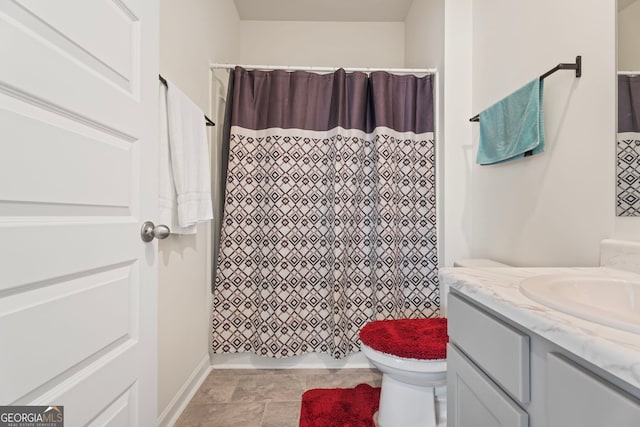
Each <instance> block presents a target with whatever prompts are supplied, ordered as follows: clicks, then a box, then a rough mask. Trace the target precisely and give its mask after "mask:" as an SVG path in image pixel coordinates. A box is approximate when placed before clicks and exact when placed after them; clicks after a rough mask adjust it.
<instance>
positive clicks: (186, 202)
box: [159, 82, 213, 234]
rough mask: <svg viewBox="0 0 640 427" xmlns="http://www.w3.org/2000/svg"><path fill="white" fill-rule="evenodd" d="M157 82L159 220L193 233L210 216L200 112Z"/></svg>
mask: <svg viewBox="0 0 640 427" xmlns="http://www.w3.org/2000/svg"><path fill="white" fill-rule="evenodd" d="M168 86H169V89H165V88H164V85H162V84H161V85H160V187H159V189H160V192H159V203H160V218H159V219H160V221H161V223H162V224H167V225H169V227H170V228H171V232H172V233H175V234H194V233H195V232H196V225H197V223H198V222H202V221H206V220H210V219H211V218H213V209H212V203H211V170H210V165H209V150H208V145H207V134H206V125H205V121H204V113H203V112H202V110H200V109H199V108H198V106H197V105H195V104H194V103H193V102H192V101H191V100H190V99H189V98H188V97H187V96H186V95H184V94H183V93H182V92H181V91H180V90H179V89H178V88H176V87H175V86H174V85H172V84H171V82H168Z"/></svg>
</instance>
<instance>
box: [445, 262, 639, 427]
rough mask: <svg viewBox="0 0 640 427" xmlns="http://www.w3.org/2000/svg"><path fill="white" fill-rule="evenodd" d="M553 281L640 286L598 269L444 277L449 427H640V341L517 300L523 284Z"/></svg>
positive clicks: (628, 276)
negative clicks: (561, 277) (572, 278)
mask: <svg viewBox="0 0 640 427" xmlns="http://www.w3.org/2000/svg"><path fill="white" fill-rule="evenodd" d="M550 274H554V275H557V274H566V275H584V276H585V277H593V276H597V277H611V278H615V279H617V280H627V281H635V282H640V275H639V274H636V273H632V272H625V271H621V270H617V269H612V268H605V267H598V268H481V269H469V268H445V269H442V270H441V272H440V280H441V285H442V286H445V287H447V286H448V288H449V295H448V309H447V312H448V318H449V337H450V342H449V347H448V349H447V361H448V375H447V378H448V382H447V389H448V390H447V393H448V395H447V402H448V409H447V417H448V426H450V427H477V426H482V427H492V426H514V427H515V426H523V427H525V426H529V427H542V426H549V427H572V426H580V427H602V426H608V427H609V426H610V427H632V426H633V427H637V426H639V425H640V334H638V333H635V332H631V331H625V330H621V329H619V328H613V327H610V326H604V325H602V324H599V323H595V322H592V321H588V320H584V319H581V318H579V317H576V316H573V315H570V314H566V313H564V312H561V311H558V310H556V309H553V308H550V307H548V306H547V305H543V304H541V303H538V302H535V301H534V300H532V299H530V298H528V297H526V296H525V295H524V294H523V293H522V292H521V291H520V283H521V282H522V281H523V280H525V279H527V278H531V277H537V276H544V275H550ZM638 305H639V306H640V300H639V301H638ZM638 313H639V315H640V311H638Z"/></svg>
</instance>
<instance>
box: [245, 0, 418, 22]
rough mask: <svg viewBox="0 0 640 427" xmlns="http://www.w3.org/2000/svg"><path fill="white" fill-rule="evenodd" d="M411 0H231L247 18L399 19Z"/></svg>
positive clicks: (293, 19)
mask: <svg viewBox="0 0 640 427" xmlns="http://www.w3.org/2000/svg"><path fill="white" fill-rule="evenodd" d="M412 2H413V0H234V3H235V4H236V9H238V14H239V15H240V19H242V20H248V21H366V22H385V21H387V22H401V21H404V19H405V17H406V16H407V12H408V10H409V7H410V6H411V3H412Z"/></svg>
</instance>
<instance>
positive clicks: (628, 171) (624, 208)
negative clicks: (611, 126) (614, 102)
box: [616, 75, 640, 216]
mask: <svg viewBox="0 0 640 427" xmlns="http://www.w3.org/2000/svg"><path fill="white" fill-rule="evenodd" d="M617 139H618V140H617V153H616V154H617V156H616V158H617V167H616V169H617V170H616V177H617V180H616V188H617V192H616V193H617V194H616V195H617V203H616V214H617V215H618V216H640V76H638V75H634V76H629V75H618V138H617Z"/></svg>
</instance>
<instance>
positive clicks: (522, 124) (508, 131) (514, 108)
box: [476, 78, 544, 165]
mask: <svg viewBox="0 0 640 427" xmlns="http://www.w3.org/2000/svg"><path fill="white" fill-rule="evenodd" d="M543 86H544V85H543V83H542V82H541V81H540V79H539V78H536V79H535V80H533V81H531V83H528V84H527V85H525V86H523V87H522V88H520V89H518V90H517V91H515V92H513V93H512V94H511V95H509V96H507V97H506V98H503V99H502V100H500V101H498V102H496V103H495V104H493V105H492V106H491V107H489V108H487V109H486V110H484V111H482V112H481V113H480V145H479V147H478V156H477V157H476V163H478V164H480V165H491V164H494V163H500V162H505V161H508V160H514V159H519V158H521V157H524V155H525V153H526V152H528V151H532V153H531V154H538V153H541V152H542V151H543V150H544V127H543V122H542V88H543Z"/></svg>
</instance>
